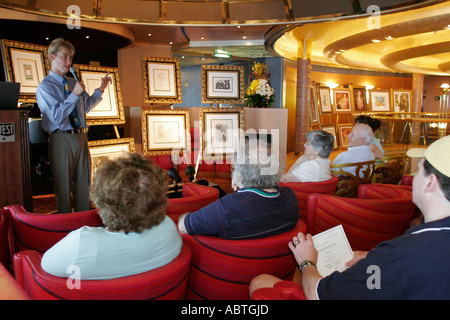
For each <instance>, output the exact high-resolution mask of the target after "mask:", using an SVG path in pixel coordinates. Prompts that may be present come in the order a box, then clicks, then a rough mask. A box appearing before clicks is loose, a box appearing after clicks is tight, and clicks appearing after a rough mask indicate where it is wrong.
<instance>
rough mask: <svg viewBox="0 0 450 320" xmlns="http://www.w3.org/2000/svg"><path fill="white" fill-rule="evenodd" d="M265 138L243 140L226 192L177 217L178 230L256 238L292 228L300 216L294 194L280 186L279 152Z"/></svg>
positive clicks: (228, 237)
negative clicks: (275, 151)
mask: <svg viewBox="0 0 450 320" xmlns="http://www.w3.org/2000/svg"><path fill="white" fill-rule="evenodd" d="M272 155H273V153H271V150H270V145H269V144H267V143H266V142H264V141H262V140H261V141H258V143H252V142H250V143H246V144H245V147H243V148H240V149H239V151H238V152H237V154H236V157H235V160H234V167H233V172H232V185H233V188H234V189H235V190H236V192H235V193H231V194H227V195H226V196H224V197H222V198H220V199H218V200H217V201H215V202H213V203H211V204H209V205H208V206H206V207H203V208H201V209H200V210H198V211H195V212H191V213H187V214H184V215H182V216H181V217H180V219H179V220H178V229H179V230H180V232H181V233H184V234H192V235H206V236H218V237H221V238H224V239H256V238H264V237H268V236H272V235H276V234H281V233H284V232H287V231H289V230H292V229H293V228H294V227H295V225H296V224H297V222H298V219H299V217H300V213H299V208H298V203H297V197H296V196H295V193H294V191H292V189H290V188H287V187H279V186H278V181H279V174H278V171H279V162H278V154H276V156H272Z"/></svg>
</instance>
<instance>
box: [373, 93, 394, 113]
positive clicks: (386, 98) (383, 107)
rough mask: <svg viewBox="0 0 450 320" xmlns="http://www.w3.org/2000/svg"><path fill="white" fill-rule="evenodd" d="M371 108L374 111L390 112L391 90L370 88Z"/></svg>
mask: <svg viewBox="0 0 450 320" xmlns="http://www.w3.org/2000/svg"><path fill="white" fill-rule="evenodd" d="M369 93H370V99H369V103H370V109H371V111H372V112H390V111H391V100H390V91H389V90H370V91H369Z"/></svg>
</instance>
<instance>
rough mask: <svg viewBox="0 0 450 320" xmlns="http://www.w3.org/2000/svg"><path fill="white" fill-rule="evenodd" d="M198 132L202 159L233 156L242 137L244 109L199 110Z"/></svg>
mask: <svg viewBox="0 0 450 320" xmlns="http://www.w3.org/2000/svg"><path fill="white" fill-rule="evenodd" d="M200 132H201V135H200V138H201V145H202V149H203V158H204V159H223V158H226V157H229V156H232V155H234V153H236V152H237V148H238V145H239V143H240V142H241V141H242V139H243V135H244V109H243V108H201V110H200Z"/></svg>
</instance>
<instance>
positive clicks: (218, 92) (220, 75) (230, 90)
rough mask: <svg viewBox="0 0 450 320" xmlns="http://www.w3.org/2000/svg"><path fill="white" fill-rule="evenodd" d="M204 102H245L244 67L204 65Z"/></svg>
mask: <svg viewBox="0 0 450 320" xmlns="http://www.w3.org/2000/svg"><path fill="white" fill-rule="evenodd" d="M202 103H244V67H242V66H209V65H203V66H202Z"/></svg>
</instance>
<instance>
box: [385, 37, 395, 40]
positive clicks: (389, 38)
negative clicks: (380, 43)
mask: <svg viewBox="0 0 450 320" xmlns="http://www.w3.org/2000/svg"><path fill="white" fill-rule="evenodd" d="M384 38H385V39H386V40H392V39H394V37H391V36H387V37H384Z"/></svg>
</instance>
